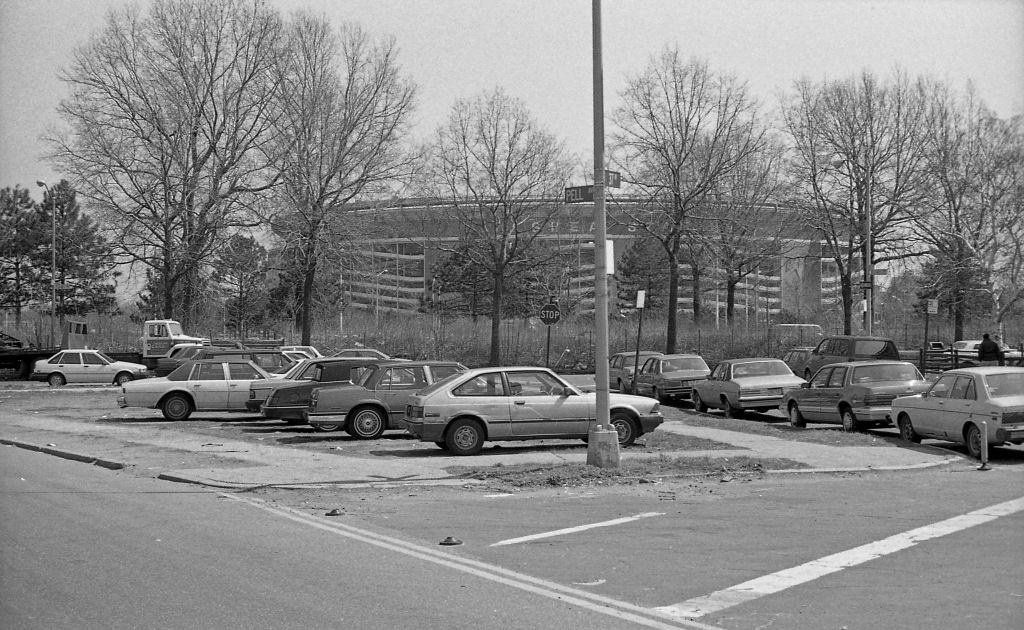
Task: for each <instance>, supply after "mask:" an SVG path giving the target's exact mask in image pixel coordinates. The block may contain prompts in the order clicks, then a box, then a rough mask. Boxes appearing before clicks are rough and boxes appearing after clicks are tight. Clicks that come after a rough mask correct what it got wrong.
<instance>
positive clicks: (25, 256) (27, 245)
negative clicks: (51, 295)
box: [0, 186, 50, 326]
mask: <svg viewBox="0 0 1024 630" xmlns="http://www.w3.org/2000/svg"><path fill="white" fill-rule="evenodd" d="M45 219H46V217H44V216H43V213H42V210H41V209H40V208H39V207H38V206H37V205H36V204H35V203H33V201H32V199H31V197H29V191H28V190H27V189H25V188H21V187H19V186H15V187H14V189H11V188H4V189H3V190H0V279H2V284H0V307H8V308H13V309H14V321H15V325H16V326H20V325H21V311H22V309H23V308H24V307H26V306H28V305H30V304H33V303H42V302H47V301H48V297H47V296H48V293H47V292H46V291H44V290H43V284H42V281H43V279H44V278H45V279H48V278H49V275H48V274H44V273H43V272H44V269H43V268H40V267H39V265H38V262H37V258H36V255H35V253H36V251H37V250H39V249H41V248H44V247H47V248H48V247H49V240H50V224H49V223H48V222H46V221H45ZM48 268H49V267H48V266H47V267H46V269H48Z"/></svg>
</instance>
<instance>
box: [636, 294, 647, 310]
mask: <svg viewBox="0 0 1024 630" xmlns="http://www.w3.org/2000/svg"><path fill="white" fill-rule="evenodd" d="M646 299H647V291H637V292H636V307H637V308H643V307H644V302H645V300H646Z"/></svg>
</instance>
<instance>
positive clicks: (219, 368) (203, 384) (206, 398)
mask: <svg viewBox="0 0 1024 630" xmlns="http://www.w3.org/2000/svg"><path fill="white" fill-rule="evenodd" d="M224 369H225V366H224V364H223V363H200V364H198V365H197V366H196V369H194V370H192V374H191V375H190V376H189V385H190V387H191V388H192V397H193V398H194V399H195V401H196V411H204V410H212V411H223V410H227V409H228V381H227V378H226V377H225V375H224ZM248 395H249V394H248V388H247V389H246V396H248ZM242 408H243V409H244V408H245V403H244V402H243V403H242Z"/></svg>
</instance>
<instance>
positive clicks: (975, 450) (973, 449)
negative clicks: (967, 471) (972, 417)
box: [964, 423, 982, 459]
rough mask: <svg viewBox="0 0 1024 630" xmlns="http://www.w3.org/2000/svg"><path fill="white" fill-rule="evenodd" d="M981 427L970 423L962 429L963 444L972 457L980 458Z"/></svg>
mask: <svg viewBox="0 0 1024 630" xmlns="http://www.w3.org/2000/svg"><path fill="white" fill-rule="evenodd" d="M981 440H982V437H981V429H979V428H978V425H976V424H974V423H971V424H969V425H967V428H966V429H964V445H965V446H966V447H967V454H968V455H970V456H971V457H973V458H974V459H981Z"/></svg>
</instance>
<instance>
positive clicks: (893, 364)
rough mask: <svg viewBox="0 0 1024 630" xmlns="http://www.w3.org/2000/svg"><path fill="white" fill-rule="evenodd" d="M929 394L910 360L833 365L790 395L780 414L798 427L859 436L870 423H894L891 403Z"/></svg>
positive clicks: (925, 383) (780, 405) (826, 367)
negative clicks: (834, 427) (828, 427)
mask: <svg viewBox="0 0 1024 630" xmlns="http://www.w3.org/2000/svg"><path fill="white" fill-rule="evenodd" d="M926 389H928V383H927V382H926V381H925V380H924V377H923V376H921V372H919V371H918V369H917V367H916V366H915V365H914V364H913V363H908V362H906V361H860V362H851V363H833V364H832V365H826V366H825V367H823V368H821V369H820V370H818V371H817V372H816V373H815V374H814V376H812V377H811V380H810V381H809V382H807V383H804V384H803V385H801V386H800V388H799V389H791V390H789V391H787V392H786V393H785V394H784V395H783V397H782V403H780V404H779V409H780V410H782V411H783V412H784V413H785V414H786V415H787V416H789V423H790V424H791V425H793V426H794V427H803V426H805V425H806V423H807V422H823V423H831V424H841V425H843V430H844V431H856V430H857V429H858V428H860V427H863V426H867V425H869V424H871V425H883V426H885V425H888V424H890V423H891V422H892V417H891V415H892V408H891V405H892V401H893V399H895V398H896V397H897V396H907V395H910V394H917V393H920V392H923V391H924V390H926Z"/></svg>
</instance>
